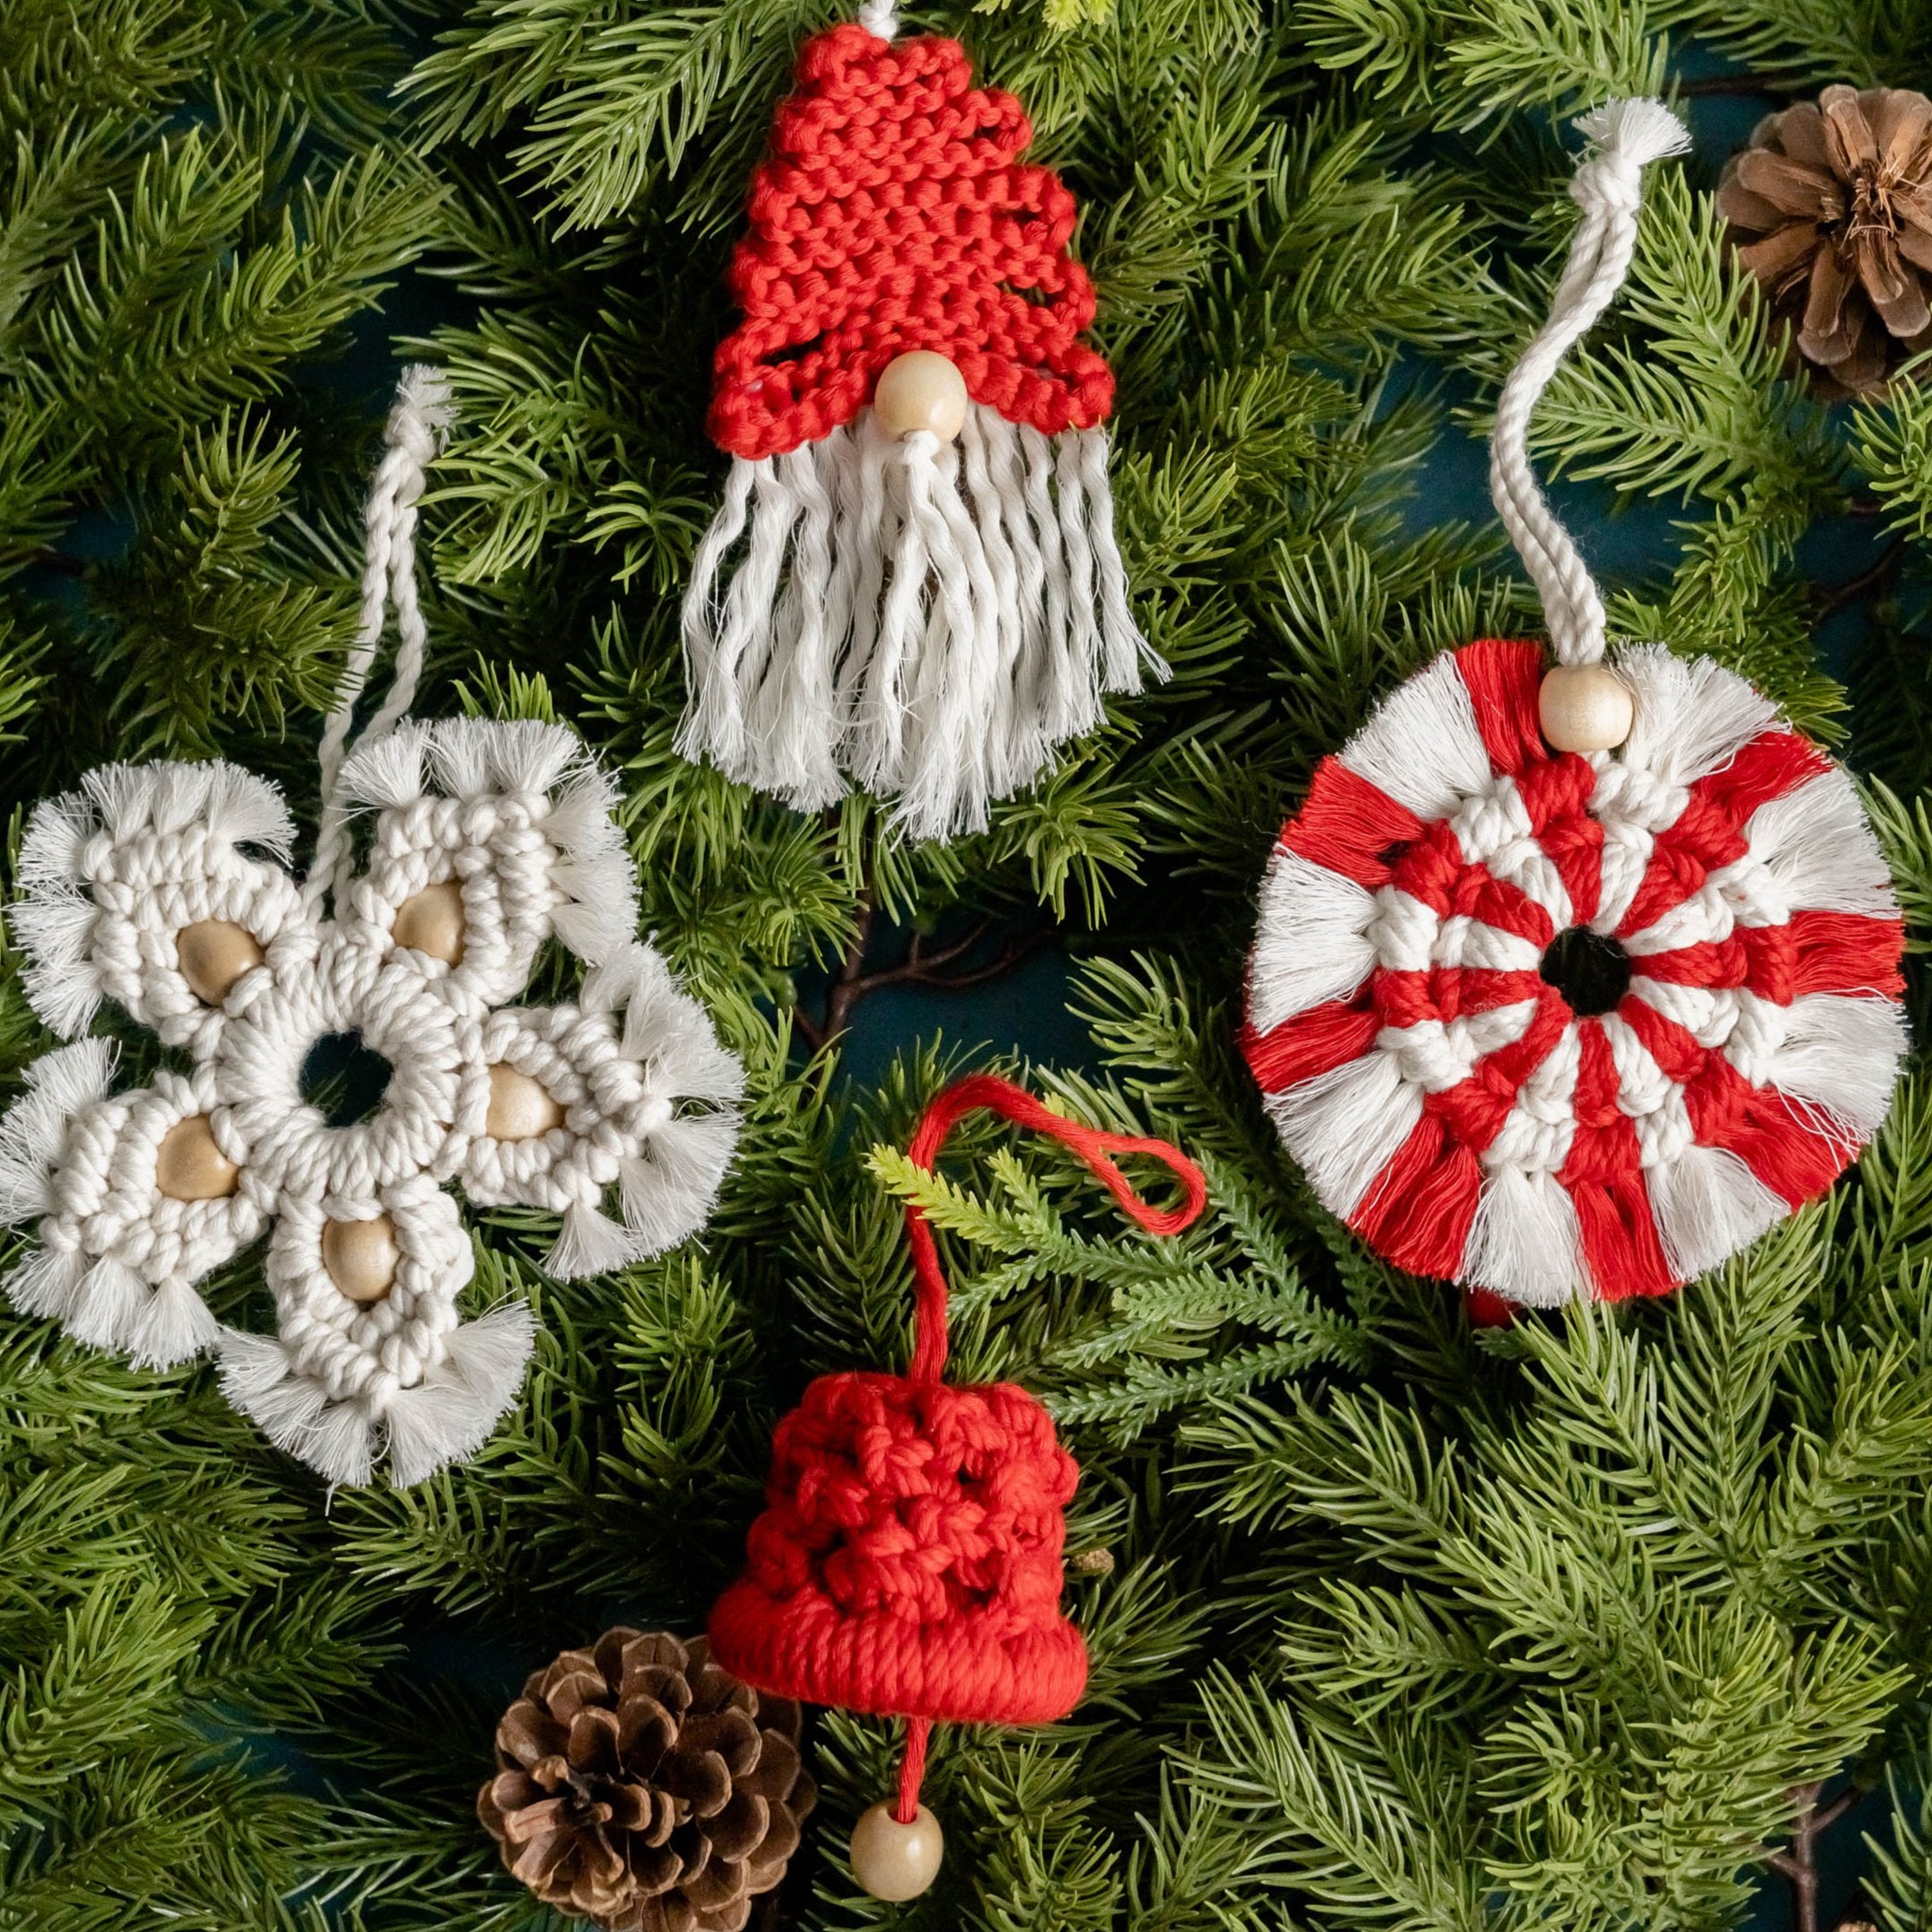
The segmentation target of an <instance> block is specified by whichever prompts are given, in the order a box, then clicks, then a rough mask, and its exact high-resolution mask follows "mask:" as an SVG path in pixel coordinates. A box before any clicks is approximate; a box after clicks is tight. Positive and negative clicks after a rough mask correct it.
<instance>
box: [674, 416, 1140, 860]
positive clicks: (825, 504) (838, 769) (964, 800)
mask: <svg viewBox="0 0 1932 1932" xmlns="http://www.w3.org/2000/svg"><path fill="white" fill-rule="evenodd" d="M684 646H685V653H686V663H687V666H688V672H689V682H690V687H691V691H692V698H691V705H690V709H689V713H688V714H687V716H686V719H685V723H684V727H683V730H682V732H681V734H680V736H679V740H678V749H679V751H681V753H683V754H684V755H685V756H686V757H688V758H693V759H706V760H710V761H711V762H712V763H714V764H716V766H717V767H718V768H719V769H720V770H722V771H723V772H725V774H726V776H728V777H733V778H735V779H737V780H739V781H740V782H741V783H743V784H748V785H751V786H756V787H757V788H758V789H760V790H761V791H766V792H769V793H771V794H773V795H775V796H777V797H779V798H782V799H783V800H785V801H786V803H787V804H791V805H794V806H796V807H797V808H798V809H800V810H802V811H816V810H818V809H820V808H821V807H822V806H825V805H828V804H833V803H835V802H836V801H837V800H838V799H839V797H840V796H842V795H843V794H844V793H845V791H846V789H847V783H848V782H850V783H856V784H857V785H858V786H862V787H864V788H865V789H866V790H869V791H873V792H876V793H879V794H882V795H888V796H891V797H892V798H893V800H894V806H893V812H892V818H893V822H894V823H895V824H896V825H898V826H899V827H900V829H902V830H904V831H905V832H906V834H907V835H908V836H909V837H910V838H913V839H947V838H951V837H953V836H954V835H956V834H958V833H961V832H966V831H979V830H985V828H986V825H987V823H988V807H989V806H990V804H991V803H992V802H993V801H994V800H995V799H997V798H1002V797H1005V796H1006V795H1009V794H1010V793H1012V792H1014V791H1016V790H1018V789H1021V788H1023V786H1027V785H1029V784H1031V783H1032V781H1033V780H1034V779H1035V778H1037V777H1039V776H1040V775H1041V773H1042V772H1043V771H1045V770H1046V769H1047V768H1049V765H1050V764H1051V762H1052V760H1053V757H1054V753H1055V751H1056V748H1057V747H1058V746H1059V745H1061V744H1063V743H1065V742H1067V740H1069V739H1073V738H1077V737H1080V736H1082V735H1083V734H1085V733H1087V732H1090V731H1092V730H1093V728H1094V727H1095V726H1096V725H1098V724H1099V723H1100V721H1101V717H1102V694H1103V693H1105V692H1109V691H1117V692H1128V691H1136V690H1138V689H1140V686H1141V680H1142V677H1143V674H1144V673H1146V672H1152V673H1153V674H1155V675H1156V676H1164V675H1165V669H1164V666H1163V665H1161V663H1160V662H1159V660H1158V659H1156V658H1155V656H1154V655H1153V654H1152V653H1151V652H1149V650H1148V649H1147V646H1146V643H1145V642H1144V640H1143V639H1142V638H1141V636H1140V634H1139V631H1138V630H1137V628H1136V626H1135V623H1134V619H1133V615H1132V613H1131V611H1130V610H1129V609H1128V601H1127V578H1126V572H1125V570H1124V568H1123V567H1122V565H1121V561H1120V549H1119V547H1118V545H1117V544H1116V542H1115V540H1114V534H1113V496H1112V491H1111V487H1110V485H1109V482H1108V477H1107V436H1106V432H1105V430H1103V429H1100V428H1092V429H1070V430H1067V431H1063V432H1062V433H1061V434H1060V435H1058V436H1055V437H1049V436H1046V435H1041V432H1040V431H1039V430H1037V429H1034V428H1033V427H1032V426H1030V425H1027V424H1023V423H1010V422H1008V421H1006V418H1005V417H1002V416H1001V415H1000V414H999V413H998V412H997V410H995V409H991V408H986V407H985V406H984V405H979V404H975V405H973V406H972V407H971V408H970V410H969V411H968V415H967V421H966V426H965V428H964V430H963V431H962V435H961V436H960V438H959V440H958V442H957V443H940V441H939V440H938V439H937V438H936V437H935V436H933V435H929V434H925V433H921V434H918V435H911V436H908V437H905V438H895V437H890V436H887V435H884V434H883V432H881V431H880V430H879V429H878V428H877V427H876V426H875V424H874V419H873V416H872V412H871V411H870V409H867V410H865V411H862V412H861V413H860V415H859V416H858V417H856V419H855V420H854V421H853V422H852V423H851V424H849V425H847V426H841V427H839V428H836V429H834V430H832V431H831V432H830V434H829V435H826V436H824V437H822V438H821V440H820V441H818V442H816V443H804V444H803V445H801V446H800V447H799V448H797V449H795V450H790V451H787V452H784V453H782V454H779V455H776V456H767V457H762V458H760V459H758V460H756V461H752V460H749V459H746V458H742V457H740V458H737V459H734V460H733V464H732V471H731V477H730V480H729V482H728V484H727V486H726V491H725V502H724V505H723V507H722V509H721V510H720V512H719V514H718V516H717V519H716V522H715V523H713V524H712V526H711V529H710V531H709V532H708V533H707V536H706V538H705V540H704V541H703V543H702V545H701V546H700V548H699V549H698V558H697V562H696V565H695V567H694V572H693V576H692V582H691V585H690V590H689V594H688V595H687V597H686V599H685V604H684Z"/></svg>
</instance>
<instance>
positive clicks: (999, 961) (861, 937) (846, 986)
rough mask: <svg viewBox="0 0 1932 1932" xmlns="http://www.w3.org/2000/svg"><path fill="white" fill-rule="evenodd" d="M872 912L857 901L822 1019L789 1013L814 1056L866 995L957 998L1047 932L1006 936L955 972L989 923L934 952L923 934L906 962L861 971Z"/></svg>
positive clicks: (1008, 965) (800, 1011)
mask: <svg viewBox="0 0 1932 1932" xmlns="http://www.w3.org/2000/svg"><path fill="white" fill-rule="evenodd" d="M873 920H874V907H873V904H872V901H871V900H870V898H869V897H866V898H862V899H861V900H860V901H859V905H858V910H857V915H856V918H855V920H854V923H853V928H852V937H851V940H850V942H849V943H848V944H847V947H846V951H845V957H844V959H843V960H842V961H841V962H839V971H838V974H837V975H836V977H835V978H834V979H833V980H832V983H831V986H830V989H829V990H828V991H827V993H826V996H825V1016H824V1018H823V1019H822V1020H815V1019H813V1018H812V1015H811V1014H808V1013H807V1012H806V1011H805V1010H804V1007H803V1006H795V1007H794V1008H793V1010H792V1018H793V1023H795V1025H796V1026H797V1028H798V1030H799V1032H801V1033H803V1034H804V1037H805V1040H806V1041H807V1043H808V1044H809V1045H810V1046H811V1047H812V1050H813V1051H814V1052H816V1051H819V1050H820V1049H822V1048H824V1047H825V1046H826V1045H827V1044H828V1043H829V1042H830V1041H834V1040H836V1039H838V1037H839V1035H840V1034H841V1033H843V1032H846V1031H847V1028H849V1027H850V1025H851V1023H852V1012H853V1008H854V1007H856V1006H857V1005H858V1003H859V1001H860V1000H862V999H864V998H865V997H866V995H868V994H870V993H876V992H878V991H880V990H881V989H882V988H885V987H889V986H923V987H929V988H932V989H933V990H935V991H936V992H944V993H961V992H964V991H966V990H967V989H968V988H970V987H976V986H984V985H985V984H986V983H987V982H988V980H990V979H998V978H999V976H1000V975H1001V974H1002V973H1004V972H1008V971H1010V970H1012V969H1013V968H1014V966H1016V965H1018V964H1019V962H1021V961H1022V960H1023V959H1024V958H1026V957H1027V955H1028V954H1029V953H1033V952H1035V951H1037V950H1038V948H1039V947H1040V946H1041V944H1043V943H1044V942H1045V940H1046V938H1047V929H1046V928H1045V927H1037V928H1035V929H1033V930H1032V931H1030V932H1024V933H1015V934H1011V935H1008V936H1007V938H1006V940H1005V941H1004V943H1003V944H1001V946H1000V949H999V953H998V954H997V957H995V958H994V959H991V960H989V961H988V962H986V963H985V964H984V965H980V966H970V967H966V968H964V969H963V970H961V971H958V972H948V971H947V970H945V969H946V968H948V967H949V966H952V965H953V964H954V963H955V962H957V961H960V960H962V959H965V958H966V957H967V956H968V955H969V954H970V953H972V952H973V951H974V949H975V948H976V947H978V946H979V944H981V943H982V942H983V941H984V940H985V938H986V936H987V935H988V933H990V932H991V931H992V929H993V921H992V920H991V919H989V918H988V919H981V920H979V921H978V922H977V923H976V924H975V925H974V926H972V927H970V930H968V931H967V932H966V933H965V934H963V935H962V936H961V937H960V938H958V939H953V940H949V941H947V942H946V944H944V945H942V946H937V947H935V946H934V945H933V944H932V943H931V942H930V940H929V939H928V938H927V936H926V935H925V934H924V933H915V934H913V935H912V938H911V940H910V941H909V943H908V944H907V947H906V956H905V958H904V959H902V960H901V961H900V962H899V963H898V964H897V965H896V966H881V967H877V968H875V969H874V970H872V971H871V972H867V971H866V970H865V953H866V948H867V946H868V945H869V944H870V943H871V940H872V932H873Z"/></svg>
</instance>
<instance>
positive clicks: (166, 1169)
mask: <svg viewBox="0 0 1932 1932" xmlns="http://www.w3.org/2000/svg"><path fill="white" fill-rule="evenodd" d="M241 1179H242V1170H241V1169H240V1168H239V1167H237V1166H236V1165H235V1164H234V1163H233V1161H231V1160H230V1159H229V1158H228V1156H227V1155H225V1154H224V1153H223V1152H222V1150H221V1149H220V1148H219V1147H217V1146H215V1129H214V1128H212V1127H210V1126H209V1125H208V1117H207V1115H206V1114H205V1113H191V1114H189V1115H188V1116H187V1117H186V1118H185V1119H183V1120H177V1121H176V1122H175V1123H174V1125H173V1126H172V1127H171V1128H169V1129H168V1131H167V1132H166V1133H165V1134H163V1135H162V1137H161V1145H160V1146H158V1147H157V1148H155V1150H154V1185H155V1186H156V1187H157V1188H159V1189H160V1190H161V1191H162V1193H163V1194H165V1195H166V1196H167V1197H168V1199H170V1200H175V1201H216V1200H220V1199H222V1198H223V1196H224V1195H228V1194H233V1192H234V1190H235V1189H236V1187H237V1186H238V1185H239V1184H240V1181H241Z"/></svg>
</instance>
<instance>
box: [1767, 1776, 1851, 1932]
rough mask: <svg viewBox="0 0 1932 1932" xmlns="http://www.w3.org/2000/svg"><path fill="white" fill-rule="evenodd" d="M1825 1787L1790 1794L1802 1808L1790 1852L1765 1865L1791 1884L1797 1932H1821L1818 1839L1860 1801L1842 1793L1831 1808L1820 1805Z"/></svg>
mask: <svg viewBox="0 0 1932 1932" xmlns="http://www.w3.org/2000/svg"><path fill="white" fill-rule="evenodd" d="M1823 1789H1824V1787H1823V1785H1822V1784H1815V1785H1800V1786H1798V1787H1796V1789H1795V1790H1793V1792H1792V1793H1791V1797H1792V1800H1793V1802H1794V1803H1795V1804H1796V1805H1801V1806H1802V1807H1803V1809H1801V1810H1800V1811H1799V1813H1798V1815H1797V1817H1796V1819H1795V1820H1794V1821H1793V1822H1792V1826H1791V1847H1790V1849H1789V1850H1788V1851H1774V1852H1773V1853H1772V1854H1771V1855H1770V1857H1768V1858H1767V1859H1766V1860H1765V1861H1764V1862H1765V1863H1766V1864H1767V1865H1768V1866H1770V1868H1771V1869H1772V1871H1774V1872H1777V1873H1778V1874H1779V1875H1781V1876H1782V1877H1784V1878H1787V1879H1788V1880H1789V1881H1790V1883H1791V1895H1792V1905H1793V1916H1794V1918H1795V1919H1796V1926H1797V1932H1820V1927H1819V1923H1818V1840H1819V1839H1820V1838H1821V1837H1822V1836H1823V1835H1824V1833H1825V1832H1827V1831H1830V1830H1831V1827H1832V1826H1833V1825H1835V1824H1836V1823H1837V1822H1838V1821H1839V1820H1840V1818H1842V1817H1843V1816H1844V1815H1845V1813H1847V1812H1849V1810H1850V1809H1851V1807H1852V1806H1853V1805H1856V1804H1857V1802H1858V1798H1859V1796H1860V1794H1859V1793H1858V1792H1857V1790H1856V1789H1854V1790H1850V1791H1846V1792H1842V1793H1840V1795H1839V1796H1837V1797H1835V1798H1833V1799H1832V1800H1831V1803H1830V1804H1829V1805H1820V1804H1819V1802H1818V1794H1819V1793H1820V1792H1821V1791H1822V1790H1823Z"/></svg>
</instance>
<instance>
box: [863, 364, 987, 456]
mask: <svg viewBox="0 0 1932 1932" xmlns="http://www.w3.org/2000/svg"><path fill="white" fill-rule="evenodd" d="M967 400H968V398H967V395H966V378H965V377H964V376H962V374H961V373H959V371H958V370H957V369H956V368H955V367H954V366H953V364H952V363H950V362H949V361H947V359H946V358H945V357H944V356H940V355H937V354H935V352H934V351H933V350H931V349H913V350H910V351H909V353H908V354H906V355H904V356H894V357H893V359H892V360H891V362H889V363H888V364H886V365H885V367H884V368H883V370H882V371H881V372H880V373H879V384H878V387H877V388H876V389H875V390H874V391H873V396H872V409H873V414H874V417H877V418H878V423H879V426H880V428H882V429H883V430H884V431H885V433H886V435H889V436H909V435H912V433H913V432H914V431H915V430H918V429H929V430H930V431H931V432H932V433H933V435H935V436H937V437H938V438H939V440H940V441H941V442H942V443H950V442H952V440H953V437H954V436H956V435H959V433H960V431H961V430H962V429H963V428H965V426H966V405H967Z"/></svg>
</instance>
